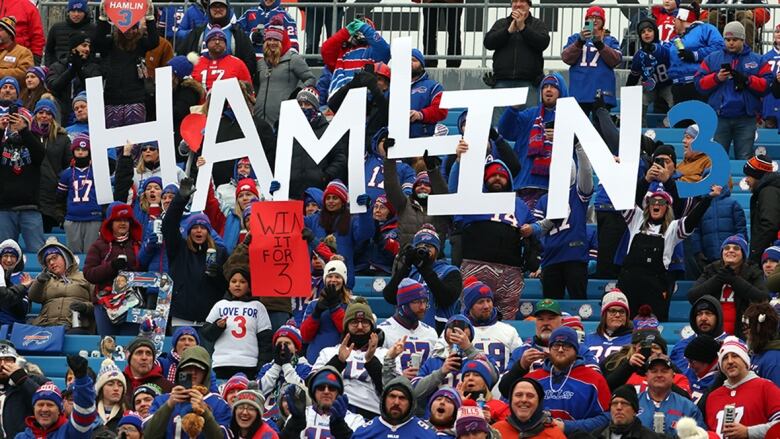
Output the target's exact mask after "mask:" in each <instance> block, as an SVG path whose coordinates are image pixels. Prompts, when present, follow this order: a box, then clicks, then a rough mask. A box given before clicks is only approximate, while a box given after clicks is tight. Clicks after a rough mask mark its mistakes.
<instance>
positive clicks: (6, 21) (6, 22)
mask: <svg viewBox="0 0 780 439" xmlns="http://www.w3.org/2000/svg"><path fill="white" fill-rule="evenodd" d="M22 36H25V37H26V35H22ZM41 36H43V35H41ZM0 54H2V58H0V59H2V60H1V61H0V75H2V76H6V75H10V76H13V77H14V78H16V80H17V81H22V80H23V79H24V76H25V75H26V74H27V69H29V68H30V67H32V66H34V65H35V61H34V60H33V54H32V52H31V51H30V49H28V48H27V47H24V46H23V45H21V44H16V17H14V16H7V17H3V18H0Z"/></svg>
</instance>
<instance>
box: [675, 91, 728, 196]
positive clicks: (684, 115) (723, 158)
mask: <svg viewBox="0 0 780 439" xmlns="http://www.w3.org/2000/svg"><path fill="white" fill-rule="evenodd" d="M668 116H669V125H670V126H674V124H676V123H677V122H679V121H681V120H685V119H693V120H694V122H696V124H698V125H699V135H698V136H697V137H696V139H694V141H693V143H692V144H691V150H693V151H700V152H703V153H704V154H707V157H709V158H710V161H711V162H712V168H710V170H709V172H710V173H709V175H707V176H705V177H704V178H703V179H702V180H701V181H698V182H696V183H687V182H682V181H680V182H677V192H678V193H679V195H680V197H693V196H696V195H705V194H708V193H709V192H710V187H711V186H712V185H718V186H723V187H726V185H727V183H728V180H729V171H730V169H729V156H728V154H726V150H725V149H723V146H721V144H719V143H717V142H715V141H714V140H712V138H713V137H714V135H715V129H716V128H717V126H718V117H717V115H716V114H715V110H713V109H712V107H710V106H709V105H707V104H705V103H704V102H699V101H685V102H681V103H679V104H677V105H675V106H674V107H672V109H671V110H669V113H668Z"/></svg>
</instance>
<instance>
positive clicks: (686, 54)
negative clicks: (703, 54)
mask: <svg viewBox="0 0 780 439" xmlns="http://www.w3.org/2000/svg"><path fill="white" fill-rule="evenodd" d="M677 54H678V55H679V56H680V58H681V59H682V60H683V61H685V62H696V54H695V53H693V51H690V50H688V49H682V50H680V51H678V52H677Z"/></svg>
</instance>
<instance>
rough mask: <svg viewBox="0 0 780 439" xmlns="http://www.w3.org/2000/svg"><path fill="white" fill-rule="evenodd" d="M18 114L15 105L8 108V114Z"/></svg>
mask: <svg viewBox="0 0 780 439" xmlns="http://www.w3.org/2000/svg"><path fill="white" fill-rule="evenodd" d="M18 112H19V106H18V105H16V104H11V105H9V106H8V114H16V113H18Z"/></svg>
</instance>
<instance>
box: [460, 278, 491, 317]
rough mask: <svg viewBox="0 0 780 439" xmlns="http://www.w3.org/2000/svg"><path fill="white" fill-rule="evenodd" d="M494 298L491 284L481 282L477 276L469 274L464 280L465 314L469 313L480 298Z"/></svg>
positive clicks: (463, 310)
mask: <svg viewBox="0 0 780 439" xmlns="http://www.w3.org/2000/svg"><path fill="white" fill-rule="evenodd" d="M483 298H488V299H493V290H491V289H490V287H489V286H487V285H485V284H484V283H482V282H480V281H479V280H478V279H477V278H476V277H474V276H469V277H467V278H466V279H464V280H463V309H462V312H463V313H464V314H468V313H469V311H470V310H471V307H472V306H474V304H475V303H477V301H478V300H479V299H483Z"/></svg>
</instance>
